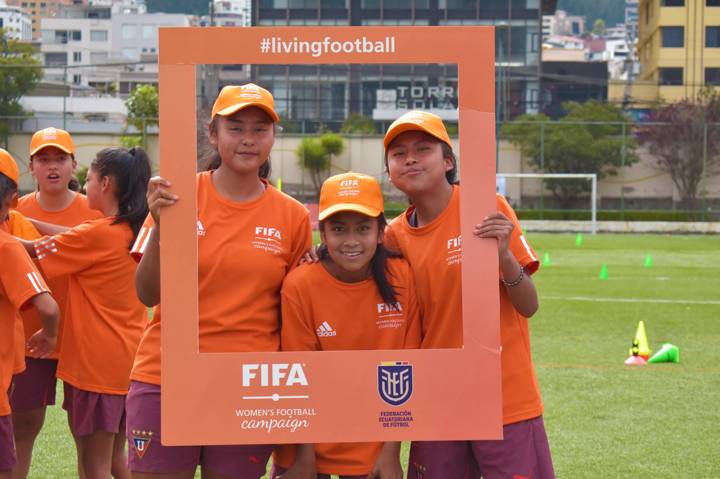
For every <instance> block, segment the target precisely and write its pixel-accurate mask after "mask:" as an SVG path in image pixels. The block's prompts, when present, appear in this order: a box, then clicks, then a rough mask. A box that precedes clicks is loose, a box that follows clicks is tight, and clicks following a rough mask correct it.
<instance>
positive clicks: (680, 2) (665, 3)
mask: <svg viewBox="0 0 720 479" xmlns="http://www.w3.org/2000/svg"><path fill="white" fill-rule="evenodd" d="M660 6H661V7H684V6H685V0H662V1H661V2H660Z"/></svg>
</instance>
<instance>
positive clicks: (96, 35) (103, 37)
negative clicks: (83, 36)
mask: <svg viewBox="0 0 720 479" xmlns="http://www.w3.org/2000/svg"><path fill="white" fill-rule="evenodd" d="M107 39H108V32H107V30H90V41H91V42H106V41H107Z"/></svg>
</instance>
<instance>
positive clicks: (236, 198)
mask: <svg viewBox="0 0 720 479" xmlns="http://www.w3.org/2000/svg"><path fill="white" fill-rule="evenodd" d="M278 120H279V118H278V115H277V113H275V110H274V100H273V97H272V95H271V94H270V92H268V91H267V90H265V89H264V88H261V87H259V86H257V85H254V84H246V85H242V86H226V87H225V88H223V89H222V91H221V92H220V94H219V95H218V97H217V99H216V100H215V104H214V106H213V110H212V119H211V122H210V124H209V127H208V134H209V139H210V143H211V145H212V146H213V147H214V150H215V153H214V155H213V158H212V161H211V162H210V169H209V171H204V172H202V173H199V174H198V175H197V208H198V219H197V235H198V275H199V276H198V288H199V292H198V294H199V324H200V338H199V340H200V351H201V352H234V351H268V352H271V351H279V349H280V317H279V311H280V287H281V285H282V282H283V280H284V279H285V276H286V274H287V273H288V272H289V271H290V270H291V269H292V268H293V267H294V266H295V265H296V264H297V263H298V261H299V259H300V258H301V256H302V255H303V253H304V252H305V251H307V249H308V248H309V247H310V245H311V231H310V218H309V215H308V212H307V210H306V209H305V207H303V205H302V204H300V203H299V202H297V201H295V200H294V199H292V198H291V197H289V196H287V195H285V194H283V193H281V192H280V191H278V190H277V189H275V188H273V187H272V186H271V185H270V184H269V183H268V181H267V176H268V173H269V166H270V165H269V155H270V150H271V149H272V146H273V143H274V141H275V123H276V122H277V121H278ZM171 188H172V187H171V185H170V183H169V182H168V181H167V180H165V179H163V178H161V177H154V178H152V179H151V180H150V184H149V195H148V203H149V206H150V212H151V216H150V217H148V219H147V221H146V223H145V226H144V228H143V229H142V230H141V233H140V235H139V237H138V240H137V242H136V243H135V246H134V247H133V254H134V255H135V257H136V258H141V259H140V264H139V266H138V269H137V276H136V287H137V291H138V295H139V297H140V299H141V300H142V301H143V302H144V303H145V304H146V305H148V306H155V315H154V317H153V321H152V323H151V324H150V326H149V327H148V328H147V329H146V331H145V333H144V335H143V339H142V342H141V343H140V347H139V348H138V352H137V356H136V359H135V365H134V367H133V372H132V380H133V382H132V385H131V387H130V394H129V395H128V400H127V409H128V426H127V436H128V442H129V451H130V453H129V454H130V461H129V463H130V469H131V471H132V472H133V475H134V476H135V477H143V478H151V477H158V478H192V477H194V474H195V470H196V469H197V466H198V465H199V466H200V467H201V469H202V474H203V477H211V478H212V477H232V478H243V479H244V478H247V479H251V478H252V479H257V478H260V477H262V476H263V475H264V474H265V470H266V463H267V460H268V458H269V457H270V454H271V452H272V450H273V447H274V446H272V445H254V446H250V445H238V446H197V447H171V446H164V445H163V444H162V443H161V442H162V439H161V431H160V416H161V411H160V384H161V377H160V328H161V325H162V324H163V321H161V319H160V318H161V306H162V305H159V304H158V303H159V301H160V257H159V252H160V234H161V233H160V231H161V230H160V220H161V218H162V214H161V210H162V209H163V208H170V207H172V205H173V204H175V202H176V201H178V198H177V196H175V195H174V194H173V193H172V189H171ZM180 200H182V199H180ZM166 327H167V326H166Z"/></svg>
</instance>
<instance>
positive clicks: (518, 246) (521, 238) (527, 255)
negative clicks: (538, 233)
mask: <svg viewBox="0 0 720 479" xmlns="http://www.w3.org/2000/svg"><path fill="white" fill-rule="evenodd" d="M496 198H497V208H498V211H499V212H500V213H502V214H504V215H505V216H507V217H508V218H509V219H510V221H512V222H513V224H514V225H515V228H513V231H512V234H511V236H510V251H512V254H513V256H515V258H516V259H517V260H518V263H520V266H522V267H523V268H525V271H527V272H528V274H533V273H534V272H535V271H537V270H538V268H539V267H540V261H538V258H537V254H536V253H535V251H534V250H533V249H532V247H531V246H530V243H528V242H527V239H526V238H525V235H523V232H522V227H521V226H520V222H519V221H518V218H517V215H516V214H515V210H513V209H512V206H510V204H509V203H508V202H507V200H506V199H505V198H504V197H503V196H501V195H497V196H496Z"/></svg>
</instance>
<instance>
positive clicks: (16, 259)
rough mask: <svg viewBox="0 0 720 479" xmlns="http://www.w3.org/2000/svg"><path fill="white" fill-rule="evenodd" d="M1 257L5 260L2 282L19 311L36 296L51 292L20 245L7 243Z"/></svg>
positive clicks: (3, 247)
mask: <svg viewBox="0 0 720 479" xmlns="http://www.w3.org/2000/svg"><path fill="white" fill-rule="evenodd" d="M0 257H2V260H3V267H2V268H0V282H2V285H3V287H4V289H5V293H6V295H7V297H8V299H9V300H10V303H12V305H13V306H14V307H15V308H16V309H17V310H20V309H22V308H23V306H25V304H26V303H27V302H28V301H29V300H30V299H31V298H33V297H34V296H37V295H38V294H42V293H48V292H49V291H50V290H49V289H48V287H47V285H46V284H45V280H44V279H43V278H42V276H41V275H40V273H38V270H37V269H36V268H35V265H34V264H33V262H32V260H31V259H30V257H29V256H28V254H27V253H26V252H25V250H24V248H23V247H22V246H21V245H20V243H5V245H3V246H2V249H1V250H0Z"/></svg>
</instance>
